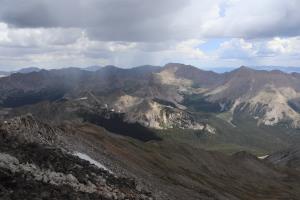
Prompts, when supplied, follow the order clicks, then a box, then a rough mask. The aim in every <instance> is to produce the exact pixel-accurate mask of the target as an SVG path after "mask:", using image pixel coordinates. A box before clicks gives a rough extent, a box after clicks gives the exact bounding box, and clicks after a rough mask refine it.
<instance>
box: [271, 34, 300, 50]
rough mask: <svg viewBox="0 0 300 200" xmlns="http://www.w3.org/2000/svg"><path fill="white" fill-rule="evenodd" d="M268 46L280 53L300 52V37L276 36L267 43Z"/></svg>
mask: <svg viewBox="0 0 300 200" xmlns="http://www.w3.org/2000/svg"><path fill="white" fill-rule="evenodd" d="M267 48H268V49H269V50H270V51H272V52H274V53H280V54H300V37H292V38H280V37H275V38H274V39H272V40H270V41H269V42H268V43H267Z"/></svg>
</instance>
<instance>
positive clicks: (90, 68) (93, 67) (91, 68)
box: [83, 65, 102, 72]
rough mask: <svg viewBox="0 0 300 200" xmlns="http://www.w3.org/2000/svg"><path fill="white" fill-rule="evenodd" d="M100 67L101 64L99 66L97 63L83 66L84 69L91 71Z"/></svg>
mask: <svg viewBox="0 0 300 200" xmlns="http://www.w3.org/2000/svg"><path fill="white" fill-rule="evenodd" d="M101 68H102V66H99V65H93V66H88V67H86V68H83V69H84V70H87V71H92V72H94V71H97V70H99V69H101Z"/></svg>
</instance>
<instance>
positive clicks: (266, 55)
mask: <svg viewBox="0 0 300 200" xmlns="http://www.w3.org/2000/svg"><path fill="white" fill-rule="evenodd" d="M0 5H1V6H0V70H14V69H18V68H21V67H28V66H38V67H44V68H61V67H69V66H76V67H84V66H89V65H108V64H112V65H117V66H120V67H133V66H138V65H145V64H151V65H164V64H165V63H168V62H180V63H185V64H193V65H195V66H198V67H201V68H212V67H225V66H228V67H237V66H240V65H248V66H259V65H275V66H299V67H300V1H299V0H0Z"/></svg>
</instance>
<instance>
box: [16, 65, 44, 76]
mask: <svg viewBox="0 0 300 200" xmlns="http://www.w3.org/2000/svg"><path fill="white" fill-rule="evenodd" d="M40 70H41V69H40V68H38V67H27V68H22V69H20V70H18V71H16V72H14V73H22V74H27V73H31V72H38V71H40Z"/></svg>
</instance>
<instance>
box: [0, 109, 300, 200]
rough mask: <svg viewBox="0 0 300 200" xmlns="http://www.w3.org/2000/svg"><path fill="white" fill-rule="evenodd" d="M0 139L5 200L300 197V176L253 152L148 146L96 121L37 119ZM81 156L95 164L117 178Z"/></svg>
mask: <svg viewBox="0 0 300 200" xmlns="http://www.w3.org/2000/svg"><path fill="white" fill-rule="evenodd" d="M0 133H1V134H0V176H1V179H0V180H1V181H0V196H1V197H2V198H3V199H17V200H18V199H162V200H166V199H190V200H193V199H204V200H209V199H216V200H235V199H236V200H238V199H243V200H247V199H249V200H250V199H272V200H276V199H278V200H279V199H295V200H296V199H299V197H300V191H299V189H298V188H299V187H300V173H299V171H297V170H295V169H294V168H292V167H291V168H289V166H287V167H283V168H282V167H280V166H279V167H277V166H276V165H273V164H272V162H269V161H267V160H260V159H258V158H257V157H255V156H253V155H251V154H249V153H246V152H240V153H236V154H234V155H232V156H228V155H225V154H222V153H218V152H208V151H204V150H201V149H197V148H193V147H191V146H188V145H186V144H180V143H176V142H175V141H172V140H161V141H155V140H153V141H148V142H146V143H145V142H141V141H138V140H135V139H131V138H127V137H123V136H119V135H115V134H113V133H111V132H108V131H107V130H105V129H103V128H102V127H100V126H97V125H94V124H90V123H78V122H76V123H72V122H67V123H66V124H61V125H60V126H55V125H50V124H48V123H45V122H42V121H41V120H36V119H35V118H34V117H32V116H31V115H26V116H21V117H16V118H13V119H9V120H7V121H4V122H2V123H1V124H0ZM74 152H81V153H82V154H85V155H86V156H90V157H92V158H94V159H95V161H98V162H99V163H102V164H104V165H105V166H106V167H107V168H108V169H109V170H110V171H111V172H109V171H107V170H103V169H102V168H98V167H96V166H95V165H91V164H90V163H89V162H88V161H85V160H82V159H80V158H79V157H76V156H73V155H72V154H73V153H74ZM112 173H113V174H112ZM121 177H126V178H121ZM142 188H145V189H142ZM146 191H150V192H151V193H150V192H146Z"/></svg>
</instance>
